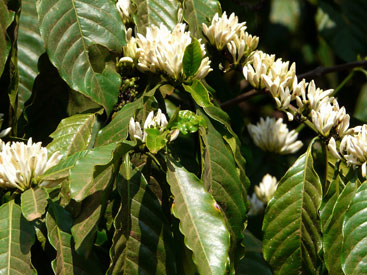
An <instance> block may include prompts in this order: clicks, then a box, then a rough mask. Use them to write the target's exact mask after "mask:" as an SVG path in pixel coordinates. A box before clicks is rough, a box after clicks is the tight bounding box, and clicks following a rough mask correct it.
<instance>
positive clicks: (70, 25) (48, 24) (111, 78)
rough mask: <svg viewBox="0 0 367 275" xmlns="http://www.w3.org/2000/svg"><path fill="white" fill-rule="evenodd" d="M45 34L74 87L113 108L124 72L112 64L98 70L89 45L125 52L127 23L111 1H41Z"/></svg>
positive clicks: (59, 66) (52, 56)
mask: <svg viewBox="0 0 367 275" xmlns="http://www.w3.org/2000/svg"><path fill="white" fill-rule="evenodd" d="M37 12H38V18H39V26H40V31H41V36H42V38H43V40H44V41H45V45H46V49H47V53H48V55H49V57H50V60H51V61H52V63H53V64H54V65H55V67H56V68H57V69H58V70H59V72H60V75H61V76H62V78H63V79H64V80H65V81H66V82H67V83H68V84H69V85H70V87H71V88H72V89H74V90H77V91H79V92H81V93H82V94H84V95H86V96H88V97H90V98H91V99H92V100H94V101H95V102H96V103H98V104H100V105H102V106H103V107H104V108H105V110H106V112H107V113H108V114H110V113H111V112H112V108H113V105H114V104H115V103H116V102H117V95H118V92H119V87H120V83H121V77H120V75H119V74H118V73H117V72H116V71H115V69H113V68H112V67H110V66H106V67H105V68H104V70H103V72H99V71H98V72H97V71H95V70H94V68H93V66H92V63H91V61H90V59H89V47H90V46H91V45H93V44H99V45H102V46H104V47H105V48H107V49H109V50H112V51H115V52H121V50H122V46H124V45H125V44H126V42H125V32H124V25H123V24H122V21H121V18H120V15H119V13H118V11H117V9H116V7H115V5H114V4H113V3H112V2H111V1H104V0H93V1H92V0H87V1H80V0H61V1H58V0H41V1H38V2H37Z"/></svg>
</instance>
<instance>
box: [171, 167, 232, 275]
mask: <svg viewBox="0 0 367 275" xmlns="http://www.w3.org/2000/svg"><path fill="white" fill-rule="evenodd" d="M167 181H168V183H169V185H170V187H171V192H172V194H173V196H174V199H175V201H174V203H173V206H172V212H173V214H174V215H175V216H176V217H177V218H178V219H179V220H180V231H181V232H182V233H183V235H184V236H185V244H186V246H187V247H188V248H189V249H191V250H192V251H193V260H194V263H195V264H196V266H197V268H198V271H199V273H200V274H224V273H225V272H226V269H227V267H228V250H229V242H230V237H229V236H230V235H229V232H228V231H227V229H226V226H225V221H224V220H223V217H222V213H221V212H222V211H221V210H220V209H219V208H218V207H217V205H216V202H215V200H214V199H213V197H212V196H211V195H210V194H209V193H208V192H206V191H205V188H204V185H203V183H202V181H201V180H199V179H198V178H197V177H196V176H195V175H194V174H192V173H189V172H188V171H186V170H185V169H184V168H183V167H181V166H179V165H178V164H176V163H174V162H172V161H168V171H167ZM203 217H205V218H203Z"/></svg>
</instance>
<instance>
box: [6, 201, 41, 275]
mask: <svg viewBox="0 0 367 275" xmlns="http://www.w3.org/2000/svg"><path fill="white" fill-rule="evenodd" d="M34 241H35V232H34V229H33V226H32V225H31V224H30V223H29V222H28V221H27V220H26V219H25V218H24V217H23V216H22V211H21V209H20V206H19V205H17V204H15V202H14V201H13V200H12V201H10V202H7V203H5V204H3V205H2V206H1V207H0V255H1V261H0V273H1V274H34V270H33V268H32V264H31V247H32V245H33V243H34Z"/></svg>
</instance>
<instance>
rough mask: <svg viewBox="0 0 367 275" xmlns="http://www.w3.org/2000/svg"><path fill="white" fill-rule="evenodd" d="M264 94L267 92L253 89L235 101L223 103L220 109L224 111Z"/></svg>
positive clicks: (234, 99)
mask: <svg viewBox="0 0 367 275" xmlns="http://www.w3.org/2000/svg"><path fill="white" fill-rule="evenodd" d="M263 93H265V90H257V89H252V90H250V91H248V92H247V93H243V94H240V95H239V96H237V97H235V98H233V99H230V100H228V101H225V102H223V103H222V104H220V107H222V109H228V108H230V107H233V106H236V105H237V104H238V103H240V102H242V101H245V100H247V99H249V98H250V97H253V96H255V95H259V94H263Z"/></svg>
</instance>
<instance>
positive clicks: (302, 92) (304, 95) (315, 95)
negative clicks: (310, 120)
mask: <svg viewBox="0 0 367 275" xmlns="http://www.w3.org/2000/svg"><path fill="white" fill-rule="evenodd" d="M306 86H307V84H306V85H302V86H301V87H300V88H299V91H295V92H294V93H295V94H297V96H296V100H297V106H298V107H300V108H301V107H303V106H304V105H308V107H309V108H310V110H318V109H319V105H320V104H321V102H323V101H324V100H329V101H333V99H334V98H333V97H329V96H330V95H331V94H332V93H333V91H334V90H333V89H329V90H325V91H324V90H322V89H320V88H317V87H316V85H315V82H314V81H313V80H312V81H311V82H310V83H308V89H307V92H306Z"/></svg>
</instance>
